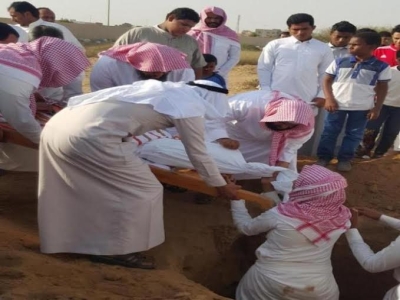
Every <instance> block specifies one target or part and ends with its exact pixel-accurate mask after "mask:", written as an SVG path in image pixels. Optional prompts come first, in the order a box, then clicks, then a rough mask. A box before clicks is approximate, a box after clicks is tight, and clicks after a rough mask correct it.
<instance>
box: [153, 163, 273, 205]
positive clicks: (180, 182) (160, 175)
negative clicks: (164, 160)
mask: <svg viewBox="0 0 400 300" xmlns="http://www.w3.org/2000/svg"><path fill="white" fill-rule="evenodd" d="M150 169H151V171H152V172H153V174H154V175H155V176H156V177H157V179H158V180H159V181H160V182H162V183H166V184H170V185H174V186H178V187H181V188H186V189H188V190H191V191H195V192H200V193H203V194H207V195H210V196H218V194H217V190H216V189H215V188H213V187H211V186H208V185H207V184H206V183H205V182H204V181H203V180H202V179H201V178H200V176H199V175H198V174H197V173H196V172H195V171H189V172H186V171H185V172H179V171H169V170H165V169H161V168H157V167H155V166H151V165H150ZM237 195H238V198H239V199H243V200H245V201H249V202H254V203H257V204H258V205H260V206H261V207H262V208H263V209H270V208H272V207H273V206H274V201H273V200H271V199H269V198H266V197H262V196H260V195H259V194H256V193H253V192H249V191H246V190H239V191H238V193H237Z"/></svg>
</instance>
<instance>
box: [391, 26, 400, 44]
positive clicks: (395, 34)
mask: <svg viewBox="0 0 400 300" xmlns="http://www.w3.org/2000/svg"><path fill="white" fill-rule="evenodd" d="M392 40H393V45H394V46H395V47H396V48H397V49H398V50H400V25H396V26H395V27H394V28H393V29H392Z"/></svg>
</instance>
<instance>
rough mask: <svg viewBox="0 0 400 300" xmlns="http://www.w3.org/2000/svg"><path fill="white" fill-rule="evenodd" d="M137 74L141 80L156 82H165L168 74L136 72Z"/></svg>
mask: <svg viewBox="0 0 400 300" xmlns="http://www.w3.org/2000/svg"><path fill="white" fill-rule="evenodd" d="M138 73H139V77H140V79H141V80H148V79H155V80H158V81H167V76H168V73H169V72H144V71H140V70H138Z"/></svg>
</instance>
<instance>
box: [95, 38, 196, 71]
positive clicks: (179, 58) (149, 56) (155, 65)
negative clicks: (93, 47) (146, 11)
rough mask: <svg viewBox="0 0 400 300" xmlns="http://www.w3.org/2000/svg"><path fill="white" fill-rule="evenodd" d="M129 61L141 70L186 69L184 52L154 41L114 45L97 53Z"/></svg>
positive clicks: (187, 65)
mask: <svg viewBox="0 0 400 300" xmlns="http://www.w3.org/2000/svg"><path fill="white" fill-rule="evenodd" d="M99 55H100V56H102V55H106V56H108V57H111V58H114V59H117V60H120V61H123V62H126V63H130V64H131V65H132V66H133V67H134V68H135V69H137V70H139V71H143V72H164V73H166V72H170V71H173V70H180V69H187V68H190V65H189V64H188V62H187V61H186V54H184V53H182V52H180V51H179V50H177V49H175V48H171V47H168V46H165V45H160V44H156V43H148V42H142V43H135V44H132V45H124V46H116V47H113V48H111V49H108V50H106V51H103V52H101V53H100V54H99Z"/></svg>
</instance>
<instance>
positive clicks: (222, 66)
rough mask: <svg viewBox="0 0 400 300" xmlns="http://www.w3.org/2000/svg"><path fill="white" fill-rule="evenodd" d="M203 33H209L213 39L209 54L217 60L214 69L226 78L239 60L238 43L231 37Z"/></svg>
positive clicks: (239, 49)
mask: <svg viewBox="0 0 400 300" xmlns="http://www.w3.org/2000/svg"><path fill="white" fill-rule="evenodd" d="M204 34H208V35H210V36H211V37H212V39H213V44H212V47H211V53H210V54H212V55H214V56H215V57H216V58H217V61H218V64H217V67H216V69H215V71H216V72H218V74H219V75H221V76H222V77H224V78H225V80H226V79H227V77H228V73H229V72H230V71H231V70H232V69H233V67H234V66H236V65H237V63H238V62H239V61H240V52H241V46H240V43H238V42H236V41H232V40H231V39H228V38H226V37H223V36H220V35H216V34H212V33H204Z"/></svg>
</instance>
